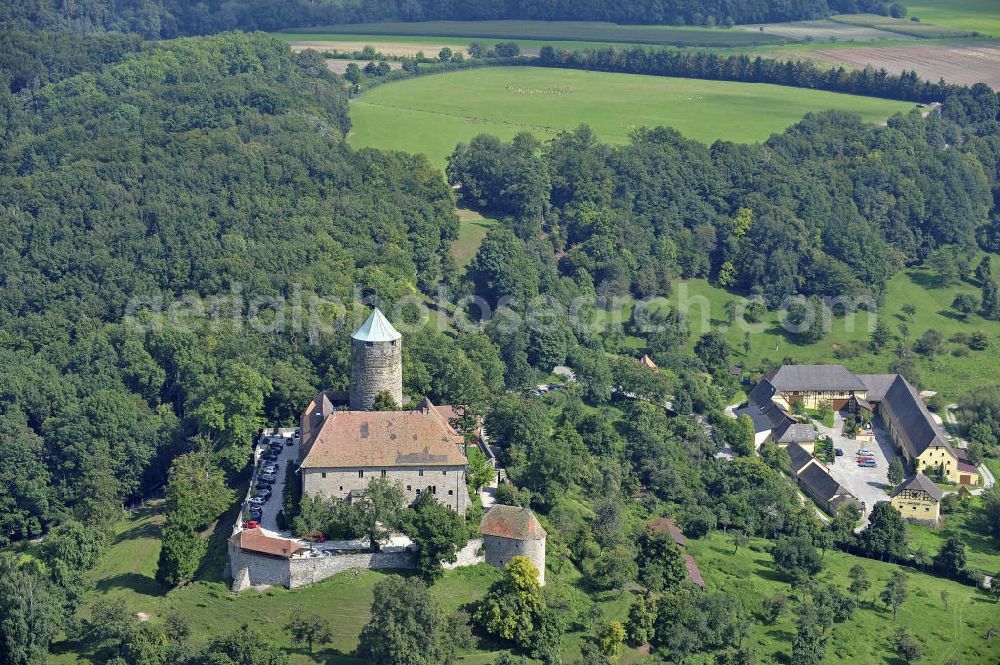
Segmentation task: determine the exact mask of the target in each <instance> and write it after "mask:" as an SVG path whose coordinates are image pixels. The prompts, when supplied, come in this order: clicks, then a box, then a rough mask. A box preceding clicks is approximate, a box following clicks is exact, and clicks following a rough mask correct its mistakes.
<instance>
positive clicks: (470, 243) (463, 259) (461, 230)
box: [451, 208, 497, 268]
mask: <svg viewBox="0 0 1000 665" xmlns="http://www.w3.org/2000/svg"><path fill="white" fill-rule="evenodd" d="M458 221H459V224H460V226H459V227H458V239H457V240H455V241H454V242H452V243H451V253H452V256H454V257H455V264H456V265H457V266H458V267H459V268H464V267H465V266H467V265H468V264H469V261H471V260H472V257H473V256H475V255H476V251H477V250H478V249H479V245H480V243H482V242H483V238H484V237H485V236H486V232H487V231H489V230H490V227H491V226H495V225H496V223H497V222H496V220H495V219H490V218H489V217H483V216H482V215H481V214H479V213H478V212H476V211H475V210H469V209H468V208H459V209H458Z"/></svg>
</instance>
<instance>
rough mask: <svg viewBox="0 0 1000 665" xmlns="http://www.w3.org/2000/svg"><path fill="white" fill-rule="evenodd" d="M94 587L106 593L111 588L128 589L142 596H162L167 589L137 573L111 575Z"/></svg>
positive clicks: (150, 578) (146, 576)
mask: <svg viewBox="0 0 1000 665" xmlns="http://www.w3.org/2000/svg"><path fill="white" fill-rule="evenodd" d="M94 587H95V588H96V589H97V590H98V591H100V592H101V593H107V592H108V591H110V590H112V589H130V590H132V591H135V592H136V593H138V594H141V595H143V596H162V595H164V594H166V593H167V589H166V588H165V587H163V586H162V585H161V584H160V583H159V582H157V581H156V580H155V579H153V578H152V577H149V576H148V575H140V574H139V573H119V574H117V575H112V576H111V577H106V578H104V579H103V580H101V581H99V582H97V583H96V584H95V585H94Z"/></svg>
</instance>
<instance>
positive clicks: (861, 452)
mask: <svg viewBox="0 0 1000 665" xmlns="http://www.w3.org/2000/svg"><path fill="white" fill-rule="evenodd" d="M858 454H859V455H871V454H872V451H870V450H868V449H867V448H858Z"/></svg>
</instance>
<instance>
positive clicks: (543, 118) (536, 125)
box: [350, 67, 912, 167]
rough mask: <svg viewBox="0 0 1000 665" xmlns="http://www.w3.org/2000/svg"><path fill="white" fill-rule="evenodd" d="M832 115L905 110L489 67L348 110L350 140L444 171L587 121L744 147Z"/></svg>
mask: <svg viewBox="0 0 1000 665" xmlns="http://www.w3.org/2000/svg"><path fill="white" fill-rule="evenodd" d="M829 108H837V109H842V110H849V111H852V112H855V113H858V114H860V115H861V116H862V117H863V118H864V119H865V120H867V121H870V122H875V121H877V120H880V119H884V118H886V117H888V116H890V115H892V114H893V113H896V112H900V111H906V110H907V109H910V108H912V104H908V103H905V102H895V101H889V100H884V99H876V98H873V97H857V96H851V95H841V94H837V93H830V92H822V91H818V90H805V89H801V88H788V87H781V86H774V85H768V84H762V83H730V82H723V81H701V80H696V79H673V78H664V77H657V76H640V75H635V74H610V73H605V72H587V71H577V70H556V69H542V68H524V67H496V68H488V69H476V70H466V71H460V72H451V73H447V74H439V75H433V76H424V77H419V78H415V79H408V80H405V81H399V82H394V83H389V84H386V85H383V86H379V87H377V88H375V89H373V90H371V91H370V92H367V93H365V94H364V95H362V96H361V97H360V98H358V99H357V100H356V101H355V102H354V103H352V104H351V119H352V122H353V126H354V129H353V131H352V133H351V137H350V142H351V144H352V145H353V146H355V147H363V146H373V147H377V148H387V149H394V150H404V151H407V152H411V153H424V154H426V155H427V156H428V157H429V158H430V160H431V162H432V163H434V164H435V165H437V166H439V167H443V166H444V162H445V157H446V156H447V155H448V154H449V153H451V151H452V150H453V149H454V147H455V145H456V144H458V143H459V142H461V141H468V140H469V139H471V138H472V137H473V136H475V135H476V134H480V133H490V134H496V135H497V136H500V137H501V138H503V139H510V138H511V137H513V136H514V135H515V134H516V133H518V132H520V131H530V132H532V133H534V134H535V135H536V136H538V137H539V138H541V139H546V138H549V137H551V136H553V135H554V134H555V133H556V132H558V131H561V130H566V129H572V128H574V127H576V126H577V125H579V124H581V123H584V122H586V123H589V124H590V126H591V127H592V128H593V129H594V131H595V132H596V133H597V134H598V135H599V136H600V137H601V138H602V139H603V140H605V141H608V142H611V143H624V142H625V141H626V140H627V139H628V137H629V134H630V133H631V132H632V131H633V130H634V129H636V128H638V127H642V126H648V127H653V126H657V125H666V126H670V127H673V128H675V129H677V130H678V131H680V132H681V133H683V134H684V135H686V136H688V137H690V138H693V139H697V140H700V141H705V142H711V141H714V140H716V139H726V140H732V141H748V142H749V141H760V140H763V139H766V138H767V137H768V136H770V135H771V134H772V133H775V132H780V131H781V130H783V129H784V128H785V127H787V126H788V125H791V124H792V123H794V122H796V121H798V120H800V119H801V118H802V116H804V115H805V114H806V113H808V112H810V111H817V110H822V109H829Z"/></svg>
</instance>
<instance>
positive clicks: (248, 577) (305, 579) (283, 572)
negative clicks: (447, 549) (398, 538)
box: [229, 544, 414, 593]
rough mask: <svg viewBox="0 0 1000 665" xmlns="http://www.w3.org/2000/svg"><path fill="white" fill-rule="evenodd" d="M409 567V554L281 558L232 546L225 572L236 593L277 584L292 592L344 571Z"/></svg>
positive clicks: (355, 554)
mask: <svg viewBox="0 0 1000 665" xmlns="http://www.w3.org/2000/svg"><path fill="white" fill-rule="evenodd" d="M413 567H414V561H413V555H412V554H410V553H409V552H351V553H341V554H332V555H330V556H317V557H293V558H291V559H282V558H278V557H270V556H267V555H265V554H256V553H253V552H245V551H243V550H241V549H240V548H239V547H237V546H235V545H233V544H230V545H229V570H230V571H231V574H232V576H233V591H235V592H236V593H239V592H240V591H243V590H244V589H247V588H249V587H252V586H278V585H280V586H283V587H285V588H287V589H296V588H298V587H301V586H306V585H308V584H314V583H315V582H319V581H320V580H324V579H326V578H327V577H330V576H332V575H336V574H337V573H342V572H344V571H347V570H364V569H367V568H372V569H382V570H403V569H408V568H413Z"/></svg>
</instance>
